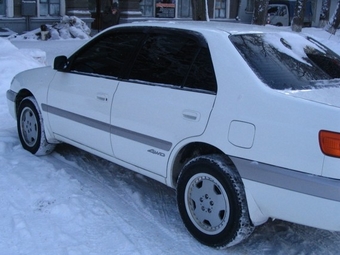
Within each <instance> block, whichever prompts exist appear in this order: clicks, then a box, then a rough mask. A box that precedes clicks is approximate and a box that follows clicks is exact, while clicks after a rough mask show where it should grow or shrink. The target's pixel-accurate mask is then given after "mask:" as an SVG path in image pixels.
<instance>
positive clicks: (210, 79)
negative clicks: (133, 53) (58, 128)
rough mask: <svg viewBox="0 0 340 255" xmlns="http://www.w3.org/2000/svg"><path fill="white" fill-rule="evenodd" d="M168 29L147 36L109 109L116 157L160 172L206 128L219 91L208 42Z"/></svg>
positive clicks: (161, 173)
mask: <svg viewBox="0 0 340 255" xmlns="http://www.w3.org/2000/svg"><path fill="white" fill-rule="evenodd" d="M170 32H171V33H167V32H166V31H164V32H163V31H162V32H161V31H160V32H154V33H150V34H149V36H148V38H147V39H146V40H145V41H144V43H143V46H142V48H141V49H140V51H139V53H138V55H137V57H136V59H135V60H134V62H133V65H132V68H131V72H130V74H129V76H128V79H127V80H125V81H122V82H121V83H120V84H119V86H118V88H117V91H116V93H115V96H114V100H113V104H112V112H111V124H112V127H111V128H112V130H111V132H112V135H111V139H112V147H113V151H114V154H115V156H116V157H117V158H119V159H121V160H123V161H126V162H128V163H130V164H133V165H135V166H138V167H141V168H143V169H146V170H148V171H151V172H153V173H156V174H158V175H160V176H165V174H166V171H165V170H166V164H167V161H168V157H169V155H170V152H171V149H172V148H173V147H174V146H175V145H176V144H177V143H179V142H180V141H181V140H183V139H185V138H188V137H193V136H199V135H201V134H202V133H203V132H204V129H205V127H206V124H207V121H208V119H209V115H210V112H211V110H212V107H213V104H214V100H215V94H216V90H217V89H216V79H215V74H214V70H213V66H212V61H211V57H210V53H209V50H208V48H207V45H206V43H205V41H204V40H202V38H201V37H198V36H197V35H187V34H186V33H184V32H179V31H177V32H176V31H174V30H172V31H170ZM197 37H198V38H197Z"/></svg>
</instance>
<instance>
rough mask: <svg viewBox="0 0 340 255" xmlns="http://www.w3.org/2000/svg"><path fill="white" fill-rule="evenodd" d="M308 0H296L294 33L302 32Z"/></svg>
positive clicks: (293, 21)
mask: <svg viewBox="0 0 340 255" xmlns="http://www.w3.org/2000/svg"><path fill="white" fill-rule="evenodd" d="M306 3H307V0H296V4H295V10H294V17H293V20H292V30H293V31H294V32H301V30H302V27H303V21H304V19H305V9H306Z"/></svg>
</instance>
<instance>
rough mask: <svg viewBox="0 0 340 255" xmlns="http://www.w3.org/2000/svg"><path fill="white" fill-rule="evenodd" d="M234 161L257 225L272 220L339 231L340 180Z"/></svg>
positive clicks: (239, 160)
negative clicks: (265, 220)
mask: <svg viewBox="0 0 340 255" xmlns="http://www.w3.org/2000/svg"><path fill="white" fill-rule="evenodd" d="M232 160H233V162H234V164H235V165H236V167H237V169H238V171H239V173H240V175H241V177H242V179H243V182H244V185H245V189H246V194H247V201H248V207H249V214H250V217H251V218H252V220H253V222H254V224H255V225H256V222H263V221H264V219H267V218H269V217H270V218H279V219H282V220H286V221H290V222H294V223H298V224H303V225H307V226H311V227H316V228H321V229H327V230H333V231H340V217H339V215H340V180H338V179H331V178H326V177H323V176H317V175H312V174H307V173H303V172H298V171H293V170H290V169H285V168H280V167H276V166H271V165H266V164H262V163H258V162H253V161H249V160H245V159H240V158H232ZM259 212H261V213H260V214H259Z"/></svg>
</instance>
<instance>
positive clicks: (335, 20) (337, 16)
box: [325, 1, 340, 35]
mask: <svg viewBox="0 0 340 255" xmlns="http://www.w3.org/2000/svg"><path fill="white" fill-rule="evenodd" d="M339 25H340V1H338V4H337V6H336V9H335V11H334V14H333V16H332V18H331V19H330V20H329V22H328V24H327V25H326V26H325V30H326V31H327V32H329V33H331V34H333V35H334V34H335V32H336V30H337V28H338V27H339Z"/></svg>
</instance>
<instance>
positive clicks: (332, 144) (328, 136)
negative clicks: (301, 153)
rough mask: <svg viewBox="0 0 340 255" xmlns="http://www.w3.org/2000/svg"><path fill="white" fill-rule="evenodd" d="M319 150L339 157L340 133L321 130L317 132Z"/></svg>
mask: <svg viewBox="0 0 340 255" xmlns="http://www.w3.org/2000/svg"><path fill="white" fill-rule="evenodd" d="M319 143H320V148H321V151H322V152H323V153H324V154H325V155H327V156H331V157H338V158H339V157H340V133H336V132H331V131H326V130H321V131H320V132H319Z"/></svg>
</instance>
